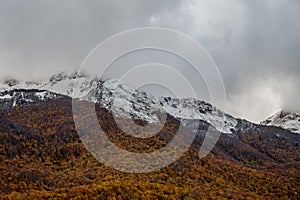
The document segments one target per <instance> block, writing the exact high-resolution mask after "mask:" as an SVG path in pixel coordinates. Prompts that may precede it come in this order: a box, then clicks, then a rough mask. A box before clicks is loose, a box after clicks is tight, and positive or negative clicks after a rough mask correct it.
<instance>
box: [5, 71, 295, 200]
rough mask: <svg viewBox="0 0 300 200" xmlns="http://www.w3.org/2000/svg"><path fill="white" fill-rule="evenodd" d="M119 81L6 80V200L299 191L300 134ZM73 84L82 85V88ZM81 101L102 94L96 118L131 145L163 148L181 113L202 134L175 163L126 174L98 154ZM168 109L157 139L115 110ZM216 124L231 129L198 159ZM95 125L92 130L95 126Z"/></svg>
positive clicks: (154, 115) (152, 112) (135, 115)
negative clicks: (82, 121) (77, 120)
mask: <svg viewBox="0 0 300 200" xmlns="http://www.w3.org/2000/svg"><path fill="white" fill-rule="evenodd" d="M76 76H78V79H77V82H76V83H75V82H74V80H75V77H76ZM117 83H118V81H117V80H113V79H109V80H98V79H96V78H91V77H90V76H88V75H84V74H82V75H78V74H71V75H67V74H65V73H61V74H58V75H55V76H52V77H51V78H50V79H49V80H48V81H44V82H22V81H18V80H14V79H8V80H5V81H4V82H2V83H1V84H0V169H1V173H0V196H1V198H3V199H70V198H79V199H92V198H96V199H107V198H108V199H109V198H110V199H140V198H145V199H147V198H149V199H215V198H219V199H299V198H300V196H299V195H300V194H299V190H300V184H299V183H300V134H295V133H293V132H291V131H289V130H286V129H283V128H279V127H276V126H266V125H264V124H254V123H251V122H249V121H246V120H242V119H236V118H234V117H232V116H230V115H228V114H226V113H225V112H223V111H221V110H219V109H218V108H216V107H214V106H212V105H210V104H209V103H206V102H204V101H201V100H196V99H191V98H186V99H176V98H171V97H153V96H151V95H149V94H146V93H145V92H142V91H138V90H134V89H133V88H131V87H129V86H127V85H118V84H117ZM74 84H78V85H77V86H78V93H76V92H75V93H74V91H73V86H74ZM71 96H73V97H74V99H72V98H71ZM72 101H79V102H83V103H89V104H91V103H95V102H96V103H95V112H96V116H97V117H98V120H99V124H100V125H101V127H102V129H103V130H104V132H105V134H106V135H107V136H108V137H109V139H110V140H111V141H112V142H113V143H114V144H116V145H117V146H119V147H120V148H122V149H124V150H127V151H131V152H136V153H148V152H153V151H155V150H158V149H161V148H162V147H164V146H166V145H167V144H168V143H169V142H170V140H171V139H172V138H174V136H175V134H176V130H178V127H179V124H180V122H181V121H182V122H183V124H184V128H183V129H182V131H183V132H184V134H183V136H184V135H187V134H191V132H196V133H197V134H196V137H195V139H194V142H193V143H192V145H191V146H190V148H189V149H188V150H187V152H185V153H184V155H182V156H181V157H180V158H179V159H178V160H176V161H175V162H174V163H172V164H171V165H169V166H167V167H165V168H163V169H161V170H158V171H154V172H150V173H146V174H128V173H122V172H119V171H117V170H114V169H112V168H110V167H107V166H106V165H104V164H102V163H101V162H99V161H98V160H96V159H95V158H94V157H93V156H92V154H91V153H90V152H89V151H88V150H87V149H86V148H85V146H84V145H83V144H82V141H81V140H80V137H79V136H78V133H77V131H76V127H75V124H74V119H73V113H72ZM165 111H166V123H165V124H164V126H163V128H162V130H161V131H160V132H159V133H157V134H156V135H154V136H152V137H149V138H136V137H133V136H131V135H130V134H127V133H125V132H123V131H122V130H121V129H120V128H119V127H118V125H117V124H116V122H115V120H114V114H116V115H117V116H118V120H121V121H122V122H123V124H128V122H129V121H130V119H138V120H136V123H137V124H140V125H143V124H145V122H146V123H153V124H155V123H157V122H159V121H160V120H161V118H160V117H161V114H160V113H161V112H165ZM84 114H86V115H87V117H92V116H93V113H84ZM196 122H199V123H196ZM209 125H212V126H213V127H215V129H212V130H211V129H210V131H218V132H220V133H223V134H221V135H220V137H219V139H218V141H217V143H216V145H215V146H214V148H213V149H212V151H211V152H210V153H209V154H208V155H207V156H206V157H205V158H203V159H199V156H198V153H199V149H200V147H201V145H202V143H203V141H204V139H205V136H206V135H207V134H210V132H208V133H207V130H208V128H209ZM86 129H87V130H88V131H93V128H92V127H90V126H87V127H86ZM89 129H91V130H89ZM150 131H151V130H150ZM90 139H91V141H94V140H93V138H90ZM182 140H183V141H184V138H182ZM104 151H105V150H104ZM105 153H106V152H105ZM107 153H109V152H107ZM107 155H109V154H107ZM113 159H117V158H113ZM1 198H0V199H1Z"/></svg>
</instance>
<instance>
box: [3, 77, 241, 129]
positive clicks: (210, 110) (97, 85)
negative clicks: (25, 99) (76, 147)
mask: <svg viewBox="0 0 300 200" xmlns="http://www.w3.org/2000/svg"><path fill="white" fill-rule="evenodd" d="M74 86H76V89H75V90H74ZM15 89H38V90H45V91H50V92H53V93H57V94H62V95H66V96H70V97H74V98H80V99H82V100H88V101H93V102H99V103H101V104H102V105H103V106H104V107H106V108H107V109H108V110H109V111H112V112H113V113H114V114H115V115H116V116H120V117H127V118H135V119H141V120H144V121H147V122H149V123H151V122H158V121H159V116H158V113H163V112H167V113H169V114H170V115H172V116H174V117H175V118H177V119H180V120H202V121H205V122H207V123H209V124H211V125H212V126H214V127H215V128H216V129H217V130H218V131H220V132H222V133H228V134H231V133H232V132H231V130H232V129H234V128H235V126H236V125H237V120H236V119H235V118H233V117H231V116H230V115H228V114H226V113H225V112H223V111H221V110H219V109H217V108H216V107H214V106H212V105H210V104H208V103H206V102H204V101H201V100H197V99H192V98H186V99H177V98H171V97H154V96H152V95H150V94H147V93H145V92H143V91H139V90H135V89H134V88H131V87H130V86H127V85H124V84H119V83H118V80H114V79H108V80H105V81H104V80H99V79H98V78H92V77H91V76H88V75H86V74H78V73H73V74H69V75H68V74H66V73H59V74H57V75H54V76H52V77H51V78H50V79H49V80H48V81H44V82H22V81H17V80H14V79H10V80H9V81H8V80H6V81H4V82H2V83H1V84H0V92H1V91H2V92H3V91H9V90H15ZM3 94H4V93H3Z"/></svg>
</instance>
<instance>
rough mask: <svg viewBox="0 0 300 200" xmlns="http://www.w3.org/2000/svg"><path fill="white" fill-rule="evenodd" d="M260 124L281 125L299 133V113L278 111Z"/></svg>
mask: <svg viewBox="0 0 300 200" xmlns="http://www.w3.org/2000/svg"><path fill="white" fill-rule="evenodd" d="M261 124H262V125H268V126H277V127H281V128H284V129H287V130H289V131H291V132H294V133H299V134H300V114H299V113H296V112H287V111H283V110H282V111H279V112H277V113H275V114H274V115H272V116H271V117H269V118H268V119H266V120H265V121H263V122H261Z"/></svg>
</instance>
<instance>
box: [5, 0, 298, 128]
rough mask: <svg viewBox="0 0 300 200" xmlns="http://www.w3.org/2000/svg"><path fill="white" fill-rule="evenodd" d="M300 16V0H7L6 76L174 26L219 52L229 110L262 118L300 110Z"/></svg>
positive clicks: (35, 72) (50, 68) (62, 64)
mask: <svg viewBox="0 0 300 200" xmlns="http://www.w3.org/2000/svg"><path fill="white" fill-rule="evenodd" d="M299 19H300V1H298V0H249V1H246V0H245V1H242V0H226V1H224V0H210V1H206V0H190V1H176V0H163V1H162V0H151V1H149V0H127V1H124V0H119V1H114V0H109V1H104V0H103V1H84V0H82V1H78V0H66V1H55V0H48V1H47V0H44V1H40V0H35V1H33V0H26V1H22V0H20V1H14V0H7V1H5V0H0V70H1V75H0V78H2V79H3V78H6V77H16V78H19V79H23V80H25V79H43V78H46V77H49V76H50V75H51V74H53V73H56V72H60V71H74V70H76V69H77V68H78V67H79V66H80V64H81V63H82V61H83V59H84V58H85V57H86V55H87V54H88V53H89V52H90V51H91V50H92V49H93V48H94V47H95V46H96V45H97V44H98V43H99V42H101V41H103V40H105V39H106V38H108V37H110V36H112V35H114V34H116V33H118V32H120V31H124V30H128V29H132V28H138V27H144V26H158V27H164V28H171V29H175V30H178V31H181V32H183V33H185V34H187V35H189V36H191V37H193V38H194V39H195V40H196V41H197V42H199V43H200V44H202V45H203V46H204V47H205V49H206V50H207V51H208V53H209V54H210V55H211V57H212V58H213V60H214V61H215V63H216V64H217V66H218V67H219V70H220V72H221V74H222V77H223V80H224V83H225V88H226V93H227V111H228V112H229V113H231V114H233V115H234V116H237V117H241V118H246V119H248V120H251V121H254V122H258V121H260V120H262V119H264V118H266V117H268V116H269V115H271V114H273V113H274V112H276V111H277V110H279V109H281V108H284V109H287V110H291V111H300V106H299V104H300V103H299V102H300V101H299V97H300V93H299V91H300V79H299V77H300V76H299V75H300V38H299V35H300V22H299ZM149 55H150V54H149ZM151 55H152V54H151ZM154 57H155V56H154ZM175 60H176V59H175ZM178 63H180V62H178Z"/></svg>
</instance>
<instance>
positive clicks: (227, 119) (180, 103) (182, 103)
mask: <svg viewBox="0 0 300 200" xmlns="http://www.w3.org/2000/svg"><path fill="white" fill-rule="evenodd" d="M159 102H160V105H161V106H162V107H163V108H164V109H165V110H166V111H167V112H168V113H169V114H171V115H173V116H174V117H176V118H180V119H184V120H185V119H187V120H191V119H198V120H203V121H206V122H207V123H209V124H211V125H212V126H214V127H215V128H216V129H217V130H218V131H220V132H222V133H231V129H234V128H235V126H236V125H237V120H236V119H235V118H233V117H232V116H230V115H228V114H226V113H225V112H223V111H221V110H219V109H217V108H216V107H214V106H212V105H211V104H209V103H206V102H204V101H201V100H198V99H192V98H185V99H177V98H171V97H161V98H160V101H159Z"/></svg>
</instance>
